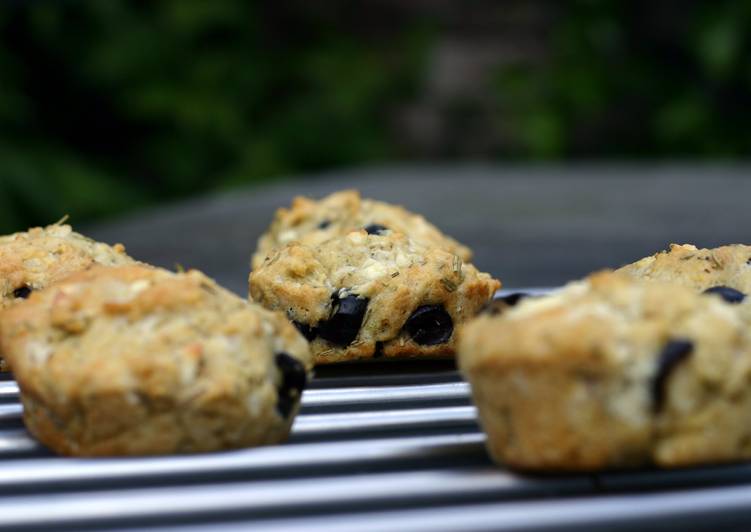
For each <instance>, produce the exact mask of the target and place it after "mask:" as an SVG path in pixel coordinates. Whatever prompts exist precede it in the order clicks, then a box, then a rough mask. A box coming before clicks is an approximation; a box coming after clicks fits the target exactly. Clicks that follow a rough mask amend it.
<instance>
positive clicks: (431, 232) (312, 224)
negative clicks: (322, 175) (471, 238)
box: [251, 190, 472, 269]
mask: <svg viewBox="0 0 751 532" xmlns="http://www.w3.org/2000/svg"><path fill="white" fill-rule="evenodd" d="M366 227H368V228H370V229H371V231H373V230H377V229H378V228H381V227H382V228H385V229H391V230H393V231H398V232H400V233H404V234H406V235H407V236H409V237H410V238H411V239H413V240H415V241H417V242H419V243H420V244H422V245H424V246H427V247H431V248H441V249H445V250H446V251H449V252H450V253H453V254H455V255H458V256H459V257H460V258H461V259H462V260H463V261H469V260H470V259H471V258H472V252H471V251H470V250H469V248H467V247H466V246H464V245H462V244H460V243H459V242H457V241H456V240H454V239H453V238H451V237H449V236H446V235H444V234H443V233H441V231H440V230H439V229H438V228H436V227H435V226H434V225H433V224H431V223H430V222H428V221H427V220H426V219H425V218H423V217H422V216H420V215H419V214H414V213H412V212H410V211H408V210H407V209H405V208H403V207H400V206H397V205H390V204H388V203H384V202H382V201H376V200H372V199H362V198H361V197H360V193H359V192H357V191H356V190H343V191H340V192H335V193H334V194H331V195H329V196H326V197H325V198H323V199H321V200H319V201H316V200H312V199H309V198H306V197H302V196H298V197H296V198H294V200H293V201H292V205H291V206H290V207H289V208H281V209H279V210H277V211H276V214H275V215H274V220H273V222H272V223H271V227H269V229H268V231H267V232H266V233H264V234H263V235H262V236H261V238H260V239H259V240H258V247H257V249H256V252H255V254H254V255H253V258H252V260H251V266H252V268H253V269H256V268H258V267H260V266H261V264H263V261H264V259H265V258H266V257H268V256H270V255H271V254H272V253H273V251H274V250H275V249H278V248H280V247H283V246H284V245H286V244H289V243H290V242H293V241H297V242H300V243H303V244H307V245H309V246H316V245H318V244H321V243H323V242H325V241H326V240H329V239H331V238H334V237H339V236H344V235H346V234H348V233H350V232H351V231H355V230H359V229H363V228H366Z"/></svg>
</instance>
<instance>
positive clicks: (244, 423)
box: [0, 265, 311, 456]
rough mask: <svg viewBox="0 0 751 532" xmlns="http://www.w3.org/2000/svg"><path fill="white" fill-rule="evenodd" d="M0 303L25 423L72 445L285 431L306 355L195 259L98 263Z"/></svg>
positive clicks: (262, 439)
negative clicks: (194, 266)
mask: <svg viewBox="0 0 751 532" xmlns="http://www.w3.org/2000/svg"><path fill="white" fill-rule="evenodd" d="M3 312H4V315H3V328H2V336H1V338H0V340H1V342H2V348H3V350H4V352H5V354H6V357H7V358H8V361H9V362H10V365H11V368H12V370H13V372H14V375H15V377H16V379H17V381H18V384H19V387H20V390H21V400H22V403H23V406H24V414H23V416H24V422H25V424H26V426H27V428H28V429H29V430H30V432H31V433H32V434H33V435H34V436H35V437H37V438H38V439H39V440H40V441H41V442H42V443H44V444H45V445H47V446H48V447H49V448H51V449H53V450H54V451H56V452H58V453H61V454H66V455H78V456H102V455H142V454H165V453H182V452H198V451H211V450H219V449H228V448H235V447H243V446H252V445H262V444H269V443H274V442H278V441H281V440H283V439H285V438H286V436H287V434H288V432H289V429H290V426H291V424H292V419H293V418H294V415H295V412H296V411H297V408H298V403H299V399H300V395H301V392H302V389H303V387H304V385H305V381H306V378H307V374H308V370H309V369H310V367H311V364H310V355H309V349H308V346H307V344H306V342H305V339H304V338H303V337H302V336H301V335H300V334H299V333H298V332H297V331H296V330H295V328H294V327H293V326H292V325H291V324H289V323H288V321H287V320H286V319H285V317H284V316H283V315H281V314H277V313H273V312H270V311H268V310H266V309H263V308H261V307H259V306H258V305H253V304H250V303H248V302H247V301H245V300H243V299H241V298H239V297H237V296H235V295H234V294H231V293H230V292H228V291H226V290H224V289H223V288H221V287H220V286H218V285H217V284H216V283H215V282H214V281H212V280H211V279H209V278H208V277H206V276H205V275H203V274H201V273H200V272H197V271H190V272H187V273H177V274H176V273H171V272H168V271H166V270H161V269H157V268H150V267H145V266H141V265H130V266H121V267H96V268H92V269H90V270H88V271H85V272H80V273H78V274H74V275H72V276H70V277H68V278H67V279H66V280H64V281H62V282H60V283H57V284H55V285H53V286H51V287H49V288H47V289H46V290H43V291H41V292H35V293H32V294H31V296H30V297H29V299H28V300H26V301H23V302H21V303H19V304H17V305H13V306H11V307H9V308H7V309H5V310H4V311H3Z"/></svg>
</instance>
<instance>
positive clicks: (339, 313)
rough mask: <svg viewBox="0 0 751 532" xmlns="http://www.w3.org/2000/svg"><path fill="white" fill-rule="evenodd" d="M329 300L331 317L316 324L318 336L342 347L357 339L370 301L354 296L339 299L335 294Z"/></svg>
mask: <svg viewBox="0 0 751 532" xmlns="http://www.w3.org/2000/svg"><path fill="white" fill-rule="evenodd" d="M331 299H332V302H333V304H332V312H331V317H330V318H329V319H328V320H326V321H322V322H320V323H319V324H318V335H319V336H320V337H321V338H323V339H324V340H328V341H329V342H331V343H332V344H335V345H339V346H342V347H344V346H347V345H349V344H351V343H352V341H353V340H354V339H355V338H357V333H359V332H360V325H362V320H363V318H364V317H365V310H366V309H367V308H368V302H369V301H370V300H369V299H366V298H362V297H357V296H356V295H349V296H346V297H344V298H342V299H340V298H339V295H338V294H336V293H335V294H334V295H332V296H331Z"/></svg>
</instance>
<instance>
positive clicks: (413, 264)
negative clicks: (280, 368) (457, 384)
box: [250, 230, 500, 364]
mask: <svg viewBox="0 0 751 532" xmlns="http://www.w3.org/2000/svg"><path fill="white" fill-rule="evenodd" d="M499 287H500V282H499V281H497V280H495V279H492V278H491V277H490V275H488V274H487V273H480V272H478V271H477V269H476V268H475V267H474V266H472V265H471V264H465V263H464V262H462V260H461V259H460V258H459V257H458V256H457V255H453V254H451V253H449V252H448V251H445V250H443V249H438V248H427V247H424V246H423V245H421V244H418V243H417V242H416V241H414V240H411V239H409V238H407V236H405V235H403V234H401V233H395V232H393V231H390V230H387V231H383V232H381V233H379V234H372V235H371V234H368V233H367V232H365V231H363V230H360V231H354V232H352V233H349V234H348V235H346V236H343V237H337V238H333V239H331V240H328V241H326V242H324V243H322V244H320V245H317V246H308V245H305V244H300V243H297V242H294V243H291V244H289V245H287V246H285V247H283V248H281V249H280V250H278V251H276V252H275V253H274V254H273V255H272V256H271V257H270V258H269V259H267V260H266V261H264V263H263V264H262V265H261V266H259V267H258V268H257V269H256V270H255V271H253V272H252V273H251V274H250V295H251V298H252V299H253V300H254V301H256V302H258V303H260V304H261V305H263V306H265V307H266V308H269V309H272V310H279V311H282V312H285V313H286V314H287V317H288V318H289V319H290V320H291V321H293V322H295V324H296V325H297V327H298V328H299V329H300V330H301V331H302V332H303V334H305V335H306V337H307V338H308V339H309V340H310V341H311V349H312V352H313V356H314V358H315V362H316V363H317V364H327V363H332V362H342V361H346V360H354V359H364V358H375V357H380V356H384V357H388V358H390V357H394V358H401V357H435V356H451V355H453V353H454V335H453V331H454V327H455V326H456V325H458V324H460V323H462V322H464V321H467V320H468V319H469V318H471V317H473V316H474V315H475V314H476V313H477V311H478V310H479V309H480V308H482V306H483V305H485V304H486V303H487V301H488V300H489V299H490V298H491V297H492V296H493V294H494V293H495V291H496V290H497V289H498V288H499Z"/></svg>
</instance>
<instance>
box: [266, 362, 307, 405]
mask: <svg viewBox="0 0 751 532" xmlns="http://www.w3.org/2000/svg"><path fill="white" fill-rule="evenodd" d="M274 362H275V363H276V367H277V368H279V371H281V372H282V384H281V385H280V386H279V390H278V393H279V397H278V400H277V403H276V409H277V411H278V412H279V413H280V414H281V415H282V417H285V418H286V417H289V415H290V413H291V412H292V409H293V408H294V407H295V405H296V404H297V402H298V401H299V400H300V397H301V396H302V391H303V390H304V389H305V385H306V384H307V383H308V374H307V373H306V372H305V366H303V364H302V362H300V361H299V360H297V359H296V358H294V357H292V356H290V355H288V354H287V353H277V354H276V355H274Z"/></svg>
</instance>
